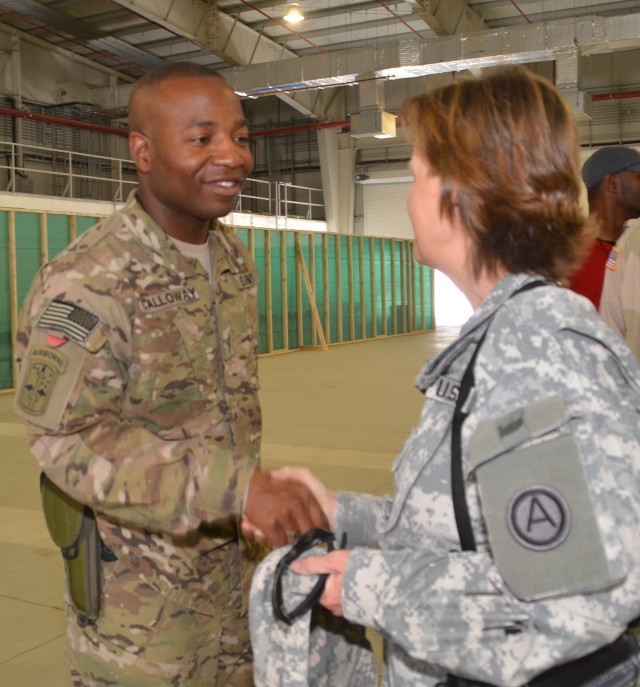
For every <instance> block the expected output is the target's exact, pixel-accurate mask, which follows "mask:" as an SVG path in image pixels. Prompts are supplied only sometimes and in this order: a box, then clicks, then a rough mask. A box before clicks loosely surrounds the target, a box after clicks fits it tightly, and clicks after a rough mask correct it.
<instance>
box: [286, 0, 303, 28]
mask: <svg viewBox="0 0 640 687" xmlns="http://www.w3.org/2000/svg"><path fill="white" fill-rule="evenodd" d="M283 19H284V20H285V21H288V22H290V23H291V24H297V23H298V22H301V21H302V20H303V19H304V14H302V10H301V9H300V5H299V4H298V3H297V2H290V3H289V7H288V9H287V13H286V14H285V15H284V17H283Z"/></svg>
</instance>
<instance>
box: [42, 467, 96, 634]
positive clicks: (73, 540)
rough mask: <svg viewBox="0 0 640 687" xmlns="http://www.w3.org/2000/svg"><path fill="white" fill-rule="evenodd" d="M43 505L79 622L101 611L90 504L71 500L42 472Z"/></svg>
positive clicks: (45, 517)
mask: <svg viewBox="0 0 640 687" xmlns="http://www.w3.org/2000/svg"><path fill="white" fill-rule="evenodd" d="M40 490H41V495H42V508H43V510H44V519H45V522H46V523H47V529H48V530H49V534H50V535H51V538H52V539H53V541H54V543H55V544H56V546H58V547H59V548H60V551H61V553H62V558H63V559H64V566H65V572H66V580H67V591H68V594H69V600H70V602H71V604H72V605H73V607H74V609H75V610H76V612H77V614H78V620H79V621H80V622H81V623H87V622H89V621H92V620H96V618H97V617H98V614H99V613H100V558H101V541H100V535H99V534H98V525H97V524H96V519H95V517H94V515H93V513H92V512H91V510H90V509H89V508H87V507H86V506H83V505H82V504H81V503H78V502H77V501H74V500H73V499H72V498H71V497H70V496H68V495H67V494H65V493H64V492H63V491H62V490H61V489H59V488H58V487H57V486H56V485H55V484H54V483H53V482H52V481H51V480H50V479H49V478H48V477H47V476H46V475H45V474H44V473H43V474H42V475H41V476H40Z"/></svg>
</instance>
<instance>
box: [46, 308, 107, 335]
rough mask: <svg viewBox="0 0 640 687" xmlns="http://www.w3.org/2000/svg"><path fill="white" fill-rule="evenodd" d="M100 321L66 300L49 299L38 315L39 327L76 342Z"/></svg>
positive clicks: (90, 313)
mask: <svg viewBox="0 0 640 687" xmlns="http://www.w3.org/2000/svg"><path fill="white" fill-rule="evenodd" d="M98 322H100V318H99V317H98V316H97V315H94V314H93V313H92V312H89V311H88V310H85V309H84V308H81V307H79V306H78V305H74V304H73V303H67V302H66V301H51V303H49V305H47V308H46V310H45V311H44V312H43V313H42V315H41V316H40V319H39V320H38V323H37V325H36V326H37V327H38V328H39V329H53V330H54V331H56V332H61V333H62V334H64V335H65V336H66V337H67V338H69V339H71V340H72V341H76V342H78V343H82V342H83V341H86V339H87V337H88V336H89V334H91V332H92V331H93V330H94V329H95V327H96V325H97V324H98Z"/></svg>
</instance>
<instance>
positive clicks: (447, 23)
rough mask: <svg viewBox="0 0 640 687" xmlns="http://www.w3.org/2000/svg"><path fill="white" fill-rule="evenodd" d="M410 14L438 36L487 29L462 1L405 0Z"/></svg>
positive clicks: (480, 19)
mask: <svg viewBox="0 0 640 687" xmlns="http://www.w3.org/2000/svg"><path fill="white" fill-rule="evenodd" d="M407 2H408V4H409V5H411V12H412V14H417V15H418V16H419V17H421V18H422V19H423V20H424V22H425V23H426V24H427V26H428V27H429V28H430V29H431V30H432V31H433V32H434V33H435V34H437V35H438V36H454V35H456V34H459V33H465V34H466V33H471V32H473V31H483V30H485V29H488V28H489V27H488V26H487V25H486V24H485V23H484V21H483V20H482V18H481V17H480V16H479V15H477V14H476V13H475V12H474V11H473V10H472V9H471V8H470V7H469V5H467V3H466V2H465V1H464V0H407Z"/></svg>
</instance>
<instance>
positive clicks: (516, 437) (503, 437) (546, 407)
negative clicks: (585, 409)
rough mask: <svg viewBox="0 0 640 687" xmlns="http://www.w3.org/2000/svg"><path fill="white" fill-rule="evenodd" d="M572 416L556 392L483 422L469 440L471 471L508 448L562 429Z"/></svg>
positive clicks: (508, 449) (509, 449)
mask: <svg viewBox="0 0 640 687" xmlns="http://www.w3.org/2000/svg"><path fill="white" fill-rule="evenodd" d="M568 419H569V416H568V413H567V409H566V406H565V404H564V401H563V400H562V398H560V396H557V395H554V396H550V397H548V398H544V399H542V400H540V401H535V402H533V403H529V404H528V405H526V406H521V407H520V408H516V409H515V410H511V411H509V412H508V413H504V414H503V415H497V416H496V417H492V418H489V419H488V420H484V421H482V422H480V423H479V424H478V427H477V428H476V430H475V432H474V433H473V435H472V436H471V439H470V441H469V460H470V465H471V472H472V471H473V470H475V469H476V468H478V467H479V466H480V465H482V464H483V463H485V462H487V461H488V460H493V459H494V458H497V457H498V456H499V455H501V454H502V453H505V452H506V451H511V450H512V449H514V448H516V447H517V446H520V445H522V444H524V443H526V442H527V441H531V440H532V439H536V438H538V437H541V436H543V435H544V434H548V433H549V432H553V431H556V430H559V429H560V427H562V425H564V424H566V423H567V421H568Z"/></svg>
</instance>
